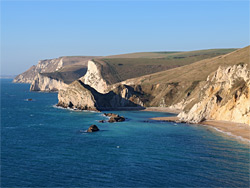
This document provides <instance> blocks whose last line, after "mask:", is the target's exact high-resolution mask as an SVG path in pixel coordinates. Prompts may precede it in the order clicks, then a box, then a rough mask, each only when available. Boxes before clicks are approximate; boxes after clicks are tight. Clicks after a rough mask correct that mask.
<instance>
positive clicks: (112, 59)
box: [94, 49, 236, 84]
mask: <svg viewBox="0 0 250 188" xmlns="http://www.w3.org/2000/svg"><path fill="white" fill-rule="evenodd" d="M234 50H236V49H210V50H198V51H190V52H145V53H133V54H124V55H116V56H108V57H103V58H99V59H94V61H95V62H97V63H99V65H100V68H101V72H102V76H103V77H104V79H105V80H107V81H108V83H109V84H114V83H117V82H121V81H124V80H127V79H130V78H136V77H140V76H143V75H148V74H152V73H156V72H160V71H164V70H169V69H173V68H176V67H181V66H184V65H189V64H192V63H194V62H196V61H200V60H203V59H207V58H211V57H216V56H219V55H223V54H227V53H229V52H232V51H234Z"/></svg>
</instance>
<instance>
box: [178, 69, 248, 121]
mask: <svg viewBox="0 0 250 188" xmlns="http://www.w3.org/2000/svg"><path fill="white" fill-rule="evenodd" d="M200 97H201V100H200V101H199V102H198V103H196V104H194V105H193V107H192V108H191V110H190V111H189V112H187V113H185V112H182V113H180V114H179V115H178V117H179V118H180V119H181V120H182V121H186V122H190V123H199V122H201V121H203V120H206V119H212V120H225V121H232V122H238V123H245V124H249V125H250V71H249V68H248V67H247V65H234V66H230V67H226V68H225V67H224V68H223V67H220V68H219V69H218V70H217V71H216V72H215V73H213V74H211V75H210V76H208V78H207V82H206V84H205V86H204V87H203V88H202V90H201V94H200Z"/></svg>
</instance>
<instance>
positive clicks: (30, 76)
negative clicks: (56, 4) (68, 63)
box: [13, 57, 63, 83]
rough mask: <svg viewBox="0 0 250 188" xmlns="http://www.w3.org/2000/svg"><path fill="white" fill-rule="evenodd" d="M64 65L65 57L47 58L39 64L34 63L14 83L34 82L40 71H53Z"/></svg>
mask: <svg viewBox="0 0 250 188" xmlns="http://www.w3.org/2000/svg"><path fill="white" fill-rule="evenodd" d="M60 65H61V66H62V65H63V57H60V58H56V59H48V60H47V59H46V60H41V61H39V62H38V64H37V65H33V66H32V67H31V68H29V69H28V70H27V71H25V72H24V73H22V74H19V75H18V76H17V77H16V78H15V79H14V80H13V82H14V83H32V82H33V81H34V79H35V77H36V76H37V75H38V74H39V73H43V72H53V71H56V70H58V69H59V68H60V67H61V66H60Z"/></svg>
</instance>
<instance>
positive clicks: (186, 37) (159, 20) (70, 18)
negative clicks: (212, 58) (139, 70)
mask: <svg viewBox="0 0 250 188" xmlns="http://www.w3.org/2000/svg"><path fill="white" fill-rule="evenodd" d="M247 45H249V1H188V0H186V1H119V2H117V1H2V2H1V73H2V74H19V73H21V72H23V71H25V70H26V69H28V68H29V67H30V66H32V65H34V64H37V62H38V60H41V59H48V58H56V57H60V56H72V55H111V54H121V53H129V52H141V51H175V50H178V51H182V50H183V51H184V50H185V51H186V50H196V49H209V48H241V47H244V46H247Z"/></svg>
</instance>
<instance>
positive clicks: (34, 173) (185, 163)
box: [1, 79, 250, 187]
mask: <svg viewBox="0 0 250 188" xmlns="http://www.w3.org/2000/svg"><path fill="white" fill-rule="evenodd" d="M29 98H32V99H33V100H32V101H27V99H29ZM56 103H57V94H56V93H38V92H29V85H28V84H13V83H11V80H5V79H2V80H1V187H249V164H250V163H249V162H250V159H249V156H250V151H249V145H247V144H244V143H241V142H238V141H237V140H236V139H231V138H230V137H225V136H222V135H221V134H220V133H217V132H215V131H211V130H210V129H209V128H206V127H202V126H195V125H188V124H176V123H163V122H155V121H149V122H147V121H145V120H148V118H150V117H160V116H171V114H168V113H159V112H140V111H119V112H115V113H118V114H120V115H123V116H125V117H126V118H128V119H127V121H125V122H121V123H113V124H112V123H99V122H98V120H101V119H105V117H103V115H102V113H94V112H77V111H70V110H65V109H59V108H55V107H54V106H53V105H55V104H56ZM91 124H96V125H97V126H98V127H99V128H100V130H101V131H99V132H95V133H84V132H81V131H80V130H83V131H84V130H86V129H87V128H88V127H89V126H90V125H91Z"/></svg>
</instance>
